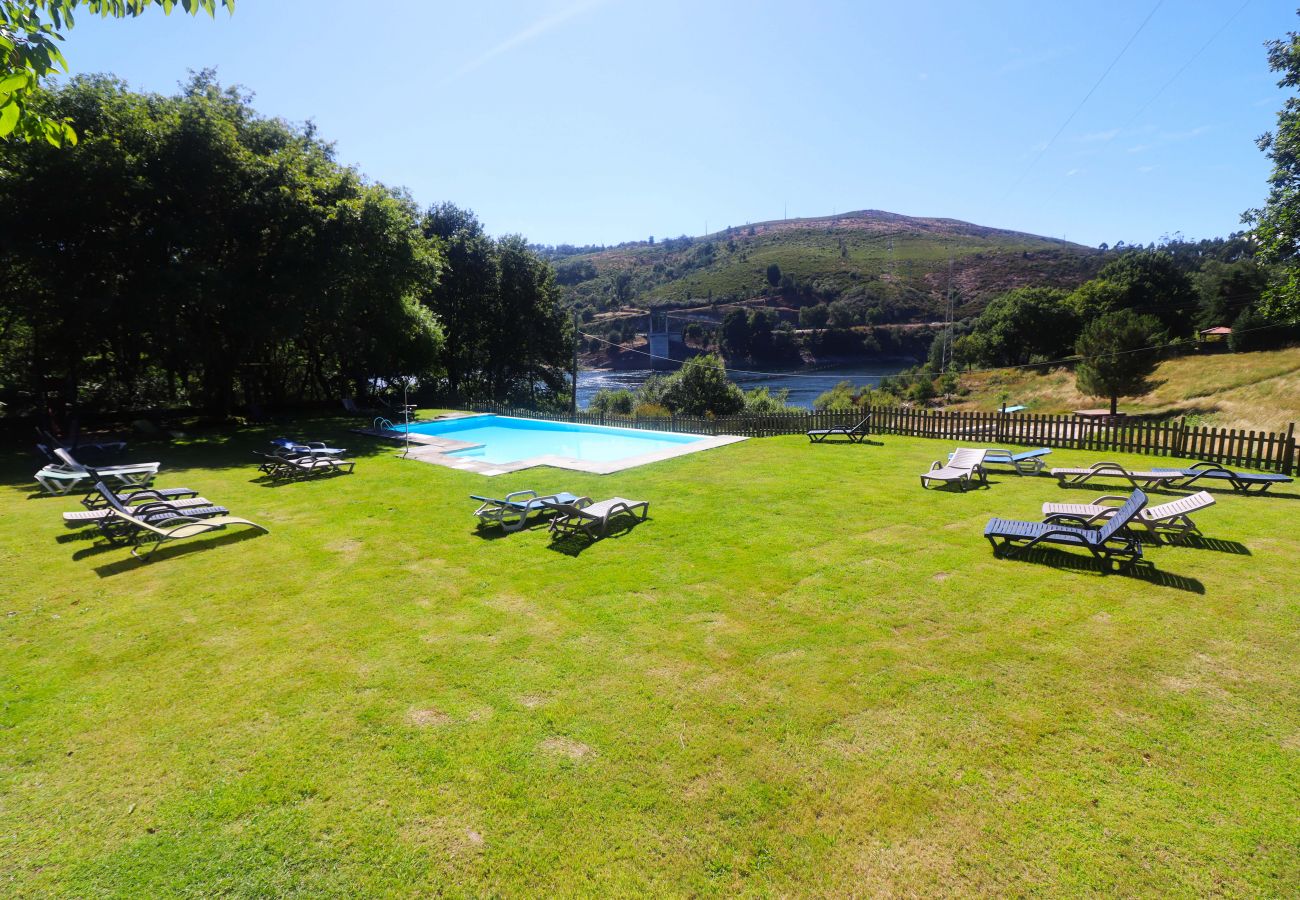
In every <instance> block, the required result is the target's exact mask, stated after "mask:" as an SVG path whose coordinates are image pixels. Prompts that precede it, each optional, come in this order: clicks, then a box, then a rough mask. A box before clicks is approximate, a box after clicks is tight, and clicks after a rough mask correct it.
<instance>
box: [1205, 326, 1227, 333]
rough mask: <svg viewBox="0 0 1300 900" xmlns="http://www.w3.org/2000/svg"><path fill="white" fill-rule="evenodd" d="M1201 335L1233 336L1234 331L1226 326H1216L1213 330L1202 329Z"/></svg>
mask: <svg viewBox="0 0 1300 900" xmlns="http://www.w3.org/2000/svg"><path fill="white" fill-rule="evenodd" d="M1201 334H1232V329H1231V328H1228V327H1227V326H1224V325H1215V326H1214V327H1213V328H1202V329H1201Z"/></svg>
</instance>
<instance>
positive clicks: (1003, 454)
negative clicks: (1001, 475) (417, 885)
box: [949, 447, 1052, 475]
mask: <svg viewBox="0 0 1300 900" xmlns="http://www.w3.org/2000/svg"><path fill="white" fill-rule="evenodd" d="M1051 452H1052V448H1051V447H1039V448H1038V449H1037V450H1022V451H1020V452H1019V453H1012V452H1011V451H1010V450H1007V449H1004V448H1002V447H989V448H988V449H986V450H985V451H984V462H983V463H982V465H984V466H1011V468H1013V469H1015V470H1016V474H1018V475H1037V474H1038V473H1039V472H1041V471H1043V469H1044V468H1046V464H1045V463H1044V462H1043V457H1044V456H1046V455H1047V454H1049V453H1051ZM949 458H950V459H951V455H949Z"/></svg>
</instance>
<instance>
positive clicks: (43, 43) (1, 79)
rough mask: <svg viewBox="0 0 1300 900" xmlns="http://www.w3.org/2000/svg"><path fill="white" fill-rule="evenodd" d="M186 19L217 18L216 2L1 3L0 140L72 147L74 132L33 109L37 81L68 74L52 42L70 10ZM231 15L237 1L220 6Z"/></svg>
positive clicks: (95, 0)
mask: <svg viewBox="0 0 1300 900" xmlns="http://www.w3.org/2000/svg"><path fill="white" fill-rule="evenodd" d="M177 5H179V6H181V8H183V9H184V10H185V12H187V13H189V14H190V15H197V14H198V12H199V11H200V10H202V11H204V12H206V13H207V14H208V15H210V16H215V15H216V12H217V0H180V2H179V4H178V3H177V0H0V138H2V137H7V136H8V135H11V134H13V135H17V136H18V137H20V138H22V139H24V140H26V141H31V140H34V139H36V138H44V139H45V140H46V141H48V142H49V143H51V144H53V145H54V146H56V147H61V146H63V145H64V144H76V143H77V132H76V130H75V129H74V128H73V126H72V124H71V123H70V122H69V121H68V120H67V119H59V118H57V117H53V116H50V115H47V114H46V113H45V112H43V111H42V110H41V109H39V108H38V107H36V106H33V105H32V104H31V100H32V98H33V96H34V92H35V91H36V89H37V88H38V87H40V83H41V81H42V80H43V79H44V78H46V77H47V76H49V75H51V74H53V73H54V72H56V71H58V70H60V69H62V70H63V71H64V72H66V71H68V61H67V60H66V59H65V58H64V56H63V53H62V51H60V50H59V48H58V45H57V43H56V42H58V41H62V40H63V35H62V34H60V31H64V30H67V29H69V28H71V27H72V25H73V15H72V13H73V10H74V9H76V8H78V7H84V8H85V9H87V10H89V11H90V12H91V13H93V14H95V15H98V16H100V17H103V18H110V17H111V18H116V19H122V18H127V17H131V18H134V17H136V16H138V15H140V14H141V13H143V12H144V11H145V10H146V9H147V8H149V7H150V6H160V7H162V10H163V12H164V13H166V14H168V15H170V14H171V11H172V10H173V9H174V8H175V7H176V6H177ZM221 5H222V6H224V7H225V8H226V9H227V10H229V11H230V12H231V13H233V12H234V11H235V0H221Z"/></svg>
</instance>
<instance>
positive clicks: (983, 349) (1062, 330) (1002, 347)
mask: <svg viewBox="0 0 1300 900" xmlns="http://www.w3.org/2000/svg"><path fill="white" fill-rule="evenodd" d="M1066 297H1067V295H1066V293H1065V292H1064V291H1061V290H1057V289H1055V288H1033V287H1031V288H1018V289H1016V290H1013V291H1008V292H1007V293H1005V294H1002V295H1001V296H999V297H996V298H994V299H993V300H992V301H991V302H990V303H989V305H988V306H986V307H985V308H984V311H983V312H982V313H980V315H979V318H977V319H976V320H975V326H974V328H973V330H972V331H971V333H970V334H969V335H966V336H965V337H962V338H959V339H957V341H956V342H955V345H954V354H955V356H956V358H957V359H958V360H959V361H961V362H964V363H973V364H975V365H980V366H1020V365H1025V364H1026V363H1030V362H1034V361H1036V360H1047V359H1060V358H1061V357H1063V356H1065V355H1067V354H1068V353H1069V352H1070V350H1071V347H1072V346H1073V344H1074V340H1075V337H1076V336H1077V335H1078V333H1079V321H1078V316H1077V315H1076V314H1075V312H1074V309H1073V308H1072V307H1071V306H1070V305H1069V304H1067V303H1066ZM940 337H941V338H942V335H941V336H940Z"/></svg>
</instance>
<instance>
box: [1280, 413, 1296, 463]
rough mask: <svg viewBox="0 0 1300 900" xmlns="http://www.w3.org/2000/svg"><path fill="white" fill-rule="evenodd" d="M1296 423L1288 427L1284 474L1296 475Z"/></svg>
mask: <svg viewBox="0 0 1300 900" xmlns="http://www.w3.org/2000/svg"><path fill="white" fill-rule="evenodd" d="M1295 468H1296V458H1295V422H1292V423H1291V424H1289V425H1287V426H1286V443H1285V444H1284V445H1283V449H1282V474H1283V475H1292V474H1294V473H1295Z"/></svg>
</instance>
